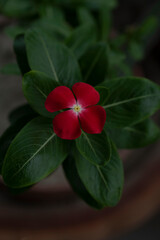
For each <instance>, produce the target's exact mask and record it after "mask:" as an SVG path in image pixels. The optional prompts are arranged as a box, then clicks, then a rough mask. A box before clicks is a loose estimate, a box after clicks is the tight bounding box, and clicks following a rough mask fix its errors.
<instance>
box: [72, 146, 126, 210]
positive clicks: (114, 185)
mask: <svg viewBox="0 0 160 240" xmlns="http://www.w3.org/2000/svg"><path fill="white" fill-rule="evenodd" d="M111 145H112V156H111V159H110V161H109V163H107V165H106V166H96V165H94V164H92V163H90V162H89V161H87V160H86V159H85V158H84V157H82V155H78V154H76V155H75V159H76V166H77V170H78V174H79V176H80V178H81V181H82V182H83V184H84V186H85V187H86V189H87V191H88V192H89V193H90V195H91V196H92V197H93V198H94V199H95V200H96V201H97V202H99V203H100V204H102V205H103V206H115V205H116V204H117V203H118V201H119V200H120V197H121V194H122V188H123V181H124V180H123V167H122V162H121V160H120V158H119V156H118V153H117V151H116V148H115V147H114V145H113V144H111Z"/></svg>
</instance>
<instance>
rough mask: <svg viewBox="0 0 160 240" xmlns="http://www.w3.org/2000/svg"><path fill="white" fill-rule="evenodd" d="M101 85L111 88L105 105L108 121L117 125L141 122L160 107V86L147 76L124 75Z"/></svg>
mask: <svg viewBox="0 0 160 240" xmlns="http://www.w3.org/2000/svg"><path fill="white" fill-rule="evenodd" d="M100 85H101V86H105V87H107V88H108V90H109V94H110V95H109V97H108V101H107V104H106V105H104V106H103V107H104V108H105V110H106V114H107V120H106V121H107V122H108V123H109V124H112V125H113V126H115V127H126V126H131V125H133V124H136V123H138V122H141V121H143V120H145V119H146V118H148V117H149V116H151V115H152V114H154V113H155V112H156V111H157V110H158V109H159V108H160V88H159V86H158V85H156V84H155V83H153V82H151V81H149V80H147V79H145V78H136V77H123V78H117V79H113V80H111V81H105V82H103V83H102V84H100Z"/></svg>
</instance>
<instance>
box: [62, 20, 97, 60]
mask: <svg viewBox="0 0 160 240" xmlns="http://www.w3.org/2000/svg"><path fill="white" fill-rule="evenodd" d="M96 38H97V35H96V27H95V25H94V24H83V25H81V26H80V27H77V28H76V29H75V30H74V31H73V32H72V34H71V36H70V37H69V38H68V39H67V40H66V44H67V46H68V47H69V48H71V50H72V51H73V52H74V54H75V56H76V58H77V59H80V58H81V56H83V54H84V53H85V52H86V50H87V49H88V48H89V47H90V46H91V45H92V44H93V43H95V42H96Z"/></svg>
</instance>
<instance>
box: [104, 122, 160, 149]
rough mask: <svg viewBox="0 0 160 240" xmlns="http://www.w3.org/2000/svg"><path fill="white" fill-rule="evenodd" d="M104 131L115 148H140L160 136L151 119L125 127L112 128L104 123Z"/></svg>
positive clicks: (159, 131)
mask: <svg viewBox="0 0 160 240" xmlns="http://www.w3.org/2000/svg"><path fill="white" fill-rule="evenodd" d="M105 131H106V132H107V134H108V135H109V137H110V138H111V139H112V140H113V141H114V143H115V144H116V146H117V148H141V147H145V146H146V145H148V144H150V143H152V142H154V141H156V140H157V139H158V138H160V129H159V127H158V126H157V125H156V124H155V123H154V122H153V121H152V120H151V119H147V120H145V121H143V122H141V123H139V124H136V125H132V126H128V127H125V128H114V127H112V125H111V126H110V125H109V124H107V123H106V124H105Z"/></svg>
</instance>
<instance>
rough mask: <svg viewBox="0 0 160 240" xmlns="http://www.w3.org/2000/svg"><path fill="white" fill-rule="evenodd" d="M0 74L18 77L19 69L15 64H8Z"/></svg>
mask: <svg viewBox="0 0 160 240" xmlns="http://www.w3.org/2000/svg"><path fill="white" fill-rule="evenodd" d="M0 72H1V73H2V74H9V75H20V74H21V72H20V69H19V67H18V65H17V64H16V63H9V64H7V65H5V66H4V67H3V68H2V69H1V70H0Z"/></svg>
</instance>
